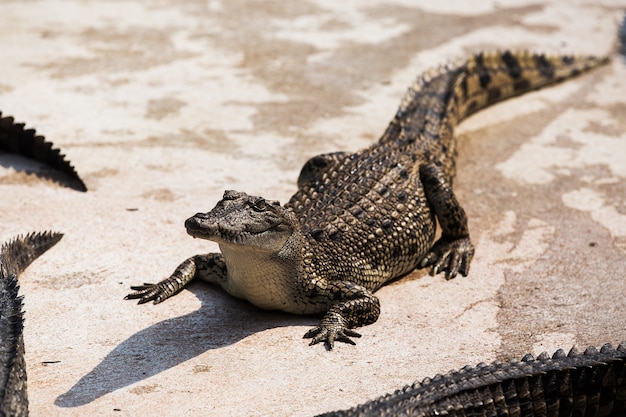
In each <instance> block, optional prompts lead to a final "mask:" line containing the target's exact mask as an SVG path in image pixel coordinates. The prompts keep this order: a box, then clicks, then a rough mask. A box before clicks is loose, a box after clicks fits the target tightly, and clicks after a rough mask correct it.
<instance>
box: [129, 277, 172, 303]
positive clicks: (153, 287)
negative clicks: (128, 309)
mask: <svg viewBox="0 0 626 417" xmlns="http://www.w3.org/2000/svg"><path fill="white" fill-rule="evenodd" d="M130 289H131V290H133V291H135V292H132V293H130V294H128V295H127V296H126V297H124V300H134V299H137V298H139V301H138V304H145V303H147V302H150V301H154V304H159V303H160V302H161V301H163V300H165V299H166V298H167V297H164V296H163V289H162V288H161V286H160V285H159V284H150V283H147V282H146V283H144V284H143V285H135V286H131V287H130Z"/></svg>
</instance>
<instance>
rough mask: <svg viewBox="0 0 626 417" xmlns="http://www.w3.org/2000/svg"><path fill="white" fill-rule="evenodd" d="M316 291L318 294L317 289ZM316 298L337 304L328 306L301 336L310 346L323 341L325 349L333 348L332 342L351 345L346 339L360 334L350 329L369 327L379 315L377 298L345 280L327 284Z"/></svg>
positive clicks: (352, 343)
mask: <svg viewBox="0 0 626 417" xmlns="http://www.w3.org/2000/svg"><path fill="white" fill-rule="evenodd" d="M324 286H325V285H324ZM316 289H317V291H319V290H320V286H319V285H318V286H317V287H316ZM320 295H322V296H324V297H325V298H327V299H328V300H338V302H337V303H335V304H332V306H331V307H330V308H329V309H328V311H327V312H326V314H325V315H324V317H323V318H322V321H321V322H320V324H319V325H318V326H316V327H314V328H312V329H311V330H309V331H308V332H306V334H305V335H304V338H307V339H311V338H312V339H313V340H311V343H310V345H315V344H317V343H320V342H324V344H325V345H326V348H327V349H328V350H332V349H333V347H334V344H335V341H339V342H344V343H349V344H351V345H354V344H355V343H354V341H353V340H352V339H350V337H361V335H360V334H359V333H357V332H355V331H353V330H351V329H353V328H355V327H361V326H366V325H368V324H372V323H374V322H375V321H376V320H378V316H379V315H380V302H379V301H378V298H377V297H376V296H375V295H374V294H372V293H371V292H370V291H369V290H368V289H367V288H365V287H363V286H361V285H357V284H354V283H352V282H349V281H331V282H328V286H327V287H326V289H322V293H321V294H320Z"/></svg>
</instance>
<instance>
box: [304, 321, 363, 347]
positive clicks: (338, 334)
mask: <svg viewBox="0 0 626 417" xmlns="http://www.w3.org/2000/svg"><path fill="white" fill-rule="evenodd" d="M351 337H361V335H360V334H359V333H357V332H355V331H354V330H350V329H349V328H348V327H347V326H346V321H345V319H344V318H343V317H342V316H341V314H338V313H328V314H326V315H325V316H324V318H323V319H322V321H321V322H320V324H319V326H315V327H314V328H312V329H311V330H309V331H308V332H306V333H305V335H304V338H305V339H313V340H311V343H309V346H313V345H316V344H318V343H320V342H324V345H325V346H326V349H328V350H333V347H334V346H335V341H337V342H343V343H348V344H350V345H356V343H354V340H352V339H350V338H351Z"/></svg>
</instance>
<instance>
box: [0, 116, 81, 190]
mask: <svg viewBox="0 0 626 417" xmlns="http://www.w3.org/2000/svg"><path fill="white" fill-rule="evenodd" d="M0 150H3V151H6V152H11V153H15V154H19V155H23V156H26V157H28V158H31V159H34V160H35V161H38V162H42V163H44V164H46V165H47V166H49V167H51V168H54V169H55V170H57V171H59V172H61V173H62V175H63V178H61V180H60V179H59V178H57V177H56V176H54V175H51V174H50V173H46V172H37V173H36V175H37V176H40V177H45V178H48V179H50V180H52V181H55V182H57V183H59V184H61V185H64V186H67V187H69V188H72V189H74V190H77V191H82V192H85V191H87V186H85V183H84V182H83V180H82V179H81V178H80V177H79V176H78V173H77V172H76V170H75V169H74V167H73V166H72V165H71V164H70V162H69V161H67V160H66V159H65V155H63V154H62V153H61V151H60V150H59V149H56V148H53V144H52V143H51V142H49V141H46V139H45V138H44V137H43V136H41V135H38V134H37V132H36V131H35V130H34V129H26V128H25V125H24V123H16V122H15V119H14V118H13V117H11V116H2V112H0Z"/></svg>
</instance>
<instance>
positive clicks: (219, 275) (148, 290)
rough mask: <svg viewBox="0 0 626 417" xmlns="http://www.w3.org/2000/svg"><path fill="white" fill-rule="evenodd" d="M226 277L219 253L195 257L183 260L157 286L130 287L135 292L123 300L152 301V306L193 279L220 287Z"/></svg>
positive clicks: (141, 302) (224, 264) (224, 266)
mask: <svg viewBox="0 0 626 417" xmlns="http://www.w3.org/2000/svg"><path fill="white" fill-rule="evenodd" d="M226 277H227V275H226V263H225V262H224V258H223V257H222V254H221V253H209V254H206V255H196V256H193V257H191V258H189V259H187V260H185V261H184V262H183V263H181V264H180V265H179V266H178V268H176V270H175V271H174V273H173V274H172V275H170V277H169V278H165V279H164V280H162V281H161V282H159V283H157V284H148V283H144V284H143V285H138V286H132V287H130V288H131V289H132V290H134V291H135V292H133V293H130V294H128V295H127V296H126V297H124V299H125V300H132V299H137V298H138V299H139V304H144V303H147V302H148V301H153V300H154V304H159V303H160V302H162V301H164V300H166V299H168V298H170V297H171V296H173V295H174V294H176V293H178V292H179V291H180V290H182V289H183V288H184V287H185V286H186V285H187V284H188V283H189V282H191V280H193V279H195V278H199V279H202V280H204V281H207V282H210V283H215V284H220V285H221V284H223V283H224V282H225V281H226Z"/></svg>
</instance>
